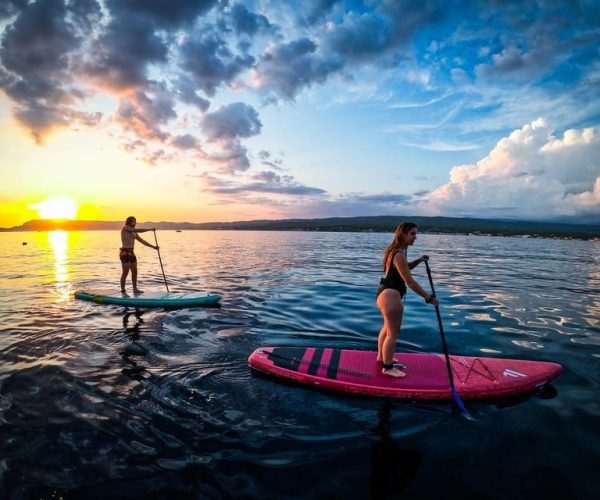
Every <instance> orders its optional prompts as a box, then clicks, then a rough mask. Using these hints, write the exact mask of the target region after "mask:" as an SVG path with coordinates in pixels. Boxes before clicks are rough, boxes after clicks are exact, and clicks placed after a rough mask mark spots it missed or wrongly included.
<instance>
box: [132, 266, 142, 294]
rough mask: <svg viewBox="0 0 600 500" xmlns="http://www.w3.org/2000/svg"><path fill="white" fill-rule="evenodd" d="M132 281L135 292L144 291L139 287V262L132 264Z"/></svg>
mask: <svg viewBox="0 0 600 500" xmlns="http://www.w3.org/2000/svg"><path fill="white" fill-rule="evenodd" d="M131 282H132V283H133V293H144V291H143V290H140V289H139V288H138V287H137V262H134V263H133V264H132V265H131Z"/></svg>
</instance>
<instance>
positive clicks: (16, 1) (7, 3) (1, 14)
mask: <svg viewBox="0 0 600 500" xmlns="http://www.w3.org/2000/svg"><path fill="white" fill-rule="evenodd" d="M27 3H28V0H4V1H3V2H2V3H0V21H1V20H3V19H4V18H7V17H10V16H14V15H15V14H16V13H18V12H20V11H21V10H23V9H24V8H25V6H26V5H27Z"/></svg>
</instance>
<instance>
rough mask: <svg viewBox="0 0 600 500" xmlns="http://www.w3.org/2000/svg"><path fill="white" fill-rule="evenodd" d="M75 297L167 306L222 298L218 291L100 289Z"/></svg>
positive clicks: (82, 291)
mask: <svg viewBox="0 0 600 500" xmlns="http://www.w3.org/2000/svg"><path fill="white" fill-rule="evenodd" d="M75 298H76V299H81V300H89V301H91V302H95V303H97V304H112V305H117V306H131V307H165V308H177V307H194V306H207V305H211V304H216V303H217V302H219V300H221V296H220V295H219V294H218V293H173V292H170V293H169V292H145V293H140V294H138V295H134V294H129V296H126V295H124V294H122V293H121V292H114V293H110V292H104V291H98V290H90V291H85V290H78V291H76V292H75Z"/></svg>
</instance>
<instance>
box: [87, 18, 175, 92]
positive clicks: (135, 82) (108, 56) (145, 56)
mask: <svg viewBox="0 0 600 500" xmlns="http://www.w3.org/2000/svg"><path fill="white" fill-rule="evenodd" d="M167 53H168V47H167V44H166V42H165V41H164V40H163V39H161V38H159V37H158V36H157V34H156V32H155V24H154V23H153V22H152V20H150V19H148V18H147V17H145V16H141V15H139V14H137V13H130V12H124V13H122V14H120V15H118V16H115V17H113V18H112V19H111V21H110V24H109V25H108V26H107V27H106V28H105V29H104V31H103V33H102V34H101V35H100V36H99V38H98V40H97V43H96V48H95V50H94V51H93V52H92V53H91V57H90V60H89V61H86V62H85V63H84V68H83V69H84V71H85V72H86V73H87V74H89V75H90V76H91V77H92V78H94V79H95V80H96V81H97V82H98V83H99V85H101V86H106V87H109V88H112V89H115V90H127V89H133V88H137V87H141V86H143V85H145V84H146V83H147V82H148V77H147V70H148V65H149V64H150V63H164V62H166V58H167Z"/></svg>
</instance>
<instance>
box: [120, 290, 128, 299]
mask: <svg viewBox="0 0 600 500" xmlns="http://www.w3.org/2000/svg"><path fill="white" fill-rule="evenodd" d="M121 295H122V296H123V297H129V294H128V293H127V292H126V291H125V289H124V288H121Z"/></svg>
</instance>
